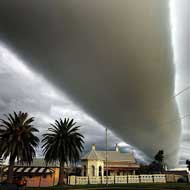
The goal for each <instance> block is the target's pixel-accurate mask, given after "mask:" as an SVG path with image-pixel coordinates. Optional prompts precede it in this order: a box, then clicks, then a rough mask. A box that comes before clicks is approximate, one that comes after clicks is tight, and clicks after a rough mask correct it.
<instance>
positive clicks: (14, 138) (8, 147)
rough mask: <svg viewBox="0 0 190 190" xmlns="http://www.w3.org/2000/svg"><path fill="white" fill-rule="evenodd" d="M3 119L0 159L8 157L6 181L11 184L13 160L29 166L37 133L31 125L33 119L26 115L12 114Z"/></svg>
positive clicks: (0, 121) (1, 120) (37, 140)
mask: <svg viewBox="0 0 190 190" xmlns="http://www.w3.org/2000/svg"><path fill="white" fill-rule="evenodd" d="M5 117H6V119H0V145H1V146H0V157H1V156H2V157H3V158H4V159H6V158H8V157H9V169H8V176H7V181H8V182H9V183H12V180H13V168H14V164H15V160H17V161H19V162H21V163H26V164H31V162H32V161H33V158H34V157H35V155H36V154H35V147H37V145H38V143H39V139H38V137H37V136H35V135H34V132H38V130H37V129H36V128H34V127H33V125H32V122H33V121H34V118H33V117H30V118H29V117H28V113H23V112H21V111H20V112H19V113H16V112H14V113H13V114H12V115H11V114H8V115H5Z"/></svg>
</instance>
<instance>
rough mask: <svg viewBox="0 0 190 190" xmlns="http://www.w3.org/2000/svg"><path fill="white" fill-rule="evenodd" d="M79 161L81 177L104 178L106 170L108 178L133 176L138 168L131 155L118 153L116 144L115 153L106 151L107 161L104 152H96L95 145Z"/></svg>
mask: <svg viewBox="0 0 190 190" xmlns="http://www.w3.org/2000/svg"><path fill="white" fill-rule="evenodd" d="M106 160H107V162H106ZM81 161H82V176H89V177H92V176H106V168H107V169H108V176H118V175H127V174H135V173H136V171H137V170H138V169H139V167H140V166H139V164H138V163H137V162H136V160H135V158H134V155H133V153H122V152H120V150H119V147H118V145H117V144H116V147H115V151H107V159H106V151H97V150H96V145H95V144H93V145H92V148H91V150H90V152H88V153H87V154H85V155H84V156H83V157H82V159H81ZM106 163H107V164H106ZM106 166H107V167H106Z"/></svg>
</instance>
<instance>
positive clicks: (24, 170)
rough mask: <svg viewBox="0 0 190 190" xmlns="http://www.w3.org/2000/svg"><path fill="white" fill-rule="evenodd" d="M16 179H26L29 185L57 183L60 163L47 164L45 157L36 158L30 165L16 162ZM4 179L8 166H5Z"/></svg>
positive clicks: (39, 185)
mask: <svg viewBox="0 0 190 190" xmlns="http://www.w3.org/2000/svg"><path fill="white" fill-rule="evenodd" d="M13 171H14V179H22V180H25V181H26V186H28V187H45V186H53V185H56V184H57V182H58V179H59V165H58V164H57V163H54V164H49V165H47V164H46V163H45V161H44V159H34V161H33V163H32V164H31V165H30V166H27V165H22V164H19V163H16V164H15V166H14V169H13ZM2 172H3V179H4V180H6V178H7V172H8V166H3V168H2Z"/></svg>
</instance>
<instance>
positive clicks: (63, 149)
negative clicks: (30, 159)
mask: <svg viewBox="0 0 190 190" xmlns="http://www.w3.org/2000/svg"><path fill="white" fill-rule="evenodd" d="M50 125H51V126H52V127H51V128H49V129H48V131H49V133H46V134H43V139H42V143H43V145H42V149H43V153H44V155H45V161H46V163H47V164H48V163H52V162H56V161H58V162H59V163H60V170H59V171H60V172H59V182H58V185H63V184H64V166H65V164H68V163H76V162H77V161H78V160H79V159H80V154H81V152H82V150H83V143H84V141H83V138H84V137H83V135H82V134H80V133H79V128H80V126H75V125H76V122H74V120H73V119H71V120H70V119H66V118H65V119H64V121H62V119H60V121H57V120H56V121H55V124H50Z"/></svg>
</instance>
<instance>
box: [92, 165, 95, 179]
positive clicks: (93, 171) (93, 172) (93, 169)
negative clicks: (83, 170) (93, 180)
mask: <svg viewBox="0 0 190 190" xmlns="http://www.w3.org/2000/svg"><path fill="white" fill-rule="evenodd" d="M92 176H95V166H93V165H92Z"/></svg>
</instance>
